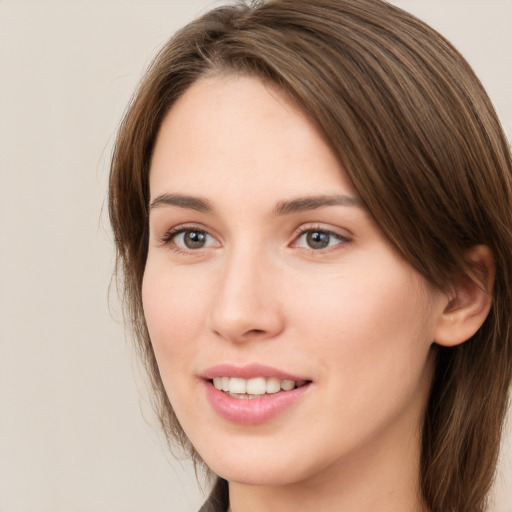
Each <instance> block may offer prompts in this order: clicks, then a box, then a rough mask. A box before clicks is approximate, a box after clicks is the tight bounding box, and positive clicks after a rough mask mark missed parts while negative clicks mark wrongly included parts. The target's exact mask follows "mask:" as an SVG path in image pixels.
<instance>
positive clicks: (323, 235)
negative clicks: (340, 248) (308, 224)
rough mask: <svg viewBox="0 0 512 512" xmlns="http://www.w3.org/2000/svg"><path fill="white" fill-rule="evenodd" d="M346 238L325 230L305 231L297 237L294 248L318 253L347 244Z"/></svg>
mask: <svg viewBox="0 0 512 512" xmlns="http://www.w3.org/2000/svg"><path fill="white" fill-rule="evenodd" d="M348 242H349V240H348V238H346V237H343V236H341V235H339V234H338V233H334V232H332V231H328V230H325V229H307V230H304V231H302V233H301V234H300V235H299V236H298V237H297V240H296V242H295V243H294V246H295V247H300V248H304V249H312V250H314V251H320V250H322V249H327V248H328V247H333V246H335V245H339V244H342V243H348Z"/></svg>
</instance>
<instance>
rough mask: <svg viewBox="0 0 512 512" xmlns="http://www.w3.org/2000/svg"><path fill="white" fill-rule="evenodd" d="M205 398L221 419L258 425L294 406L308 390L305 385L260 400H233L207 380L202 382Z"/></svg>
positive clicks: (307, 386) (265, 396)
mask: <svg viewBox="0 0 512 512" xmlns="http://www.w3.org/2000/svg"><path fill="white" fill-rule="evenodd" d="M203 382H204V385H205V390H206V396H207V398H208V401H209V402H210V405H211V406H212V408H213V410H214V411H215V412H216V413H217V414H218V415H219V416H221V417H222V418H224V419H226V420H228V421H232V422H234V423H240V424H242V425H258V424H260V423H265V422H266V421H269V420H271V419H272V418H275V417H276V416H278V415H279V414H281V413H282V412H283V411H284V410H285V409H287V408H288V407H290V406H292V405H293V404H295V403H296V402H297V401H298V400H300V398H301V397H303V396H304V394H305V393H307V391H308V390H309V388H310V386H311V384H305V385H304V386H301V387H300V388H295V389H292V390H291V391H280V392H279V393H274V394H271V395H262V396H261V397H260V398H252V399H249V398H234V397H232V396H229V395H227V394H226V393H224V391H220V390H219V389H217V388H215V387H214V385H213V383H212V382H210V381H209V380H205V381H203Z"/></svg>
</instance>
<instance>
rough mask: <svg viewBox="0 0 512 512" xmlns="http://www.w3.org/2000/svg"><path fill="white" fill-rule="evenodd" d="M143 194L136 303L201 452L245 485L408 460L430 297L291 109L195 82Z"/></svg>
mask: <svg viewBox="0 0 512 512" xmlns="http://www.w3.org/2000/svg"><path fill="white" fill-rule="evenodd" d="M150 190H151V211H150V217H149V224H150V241H149V252H148V258H147V265H146V270H145V274H144V283H143V302H144V311H145V315H146V320H147V325H148V328H149V333H150V336H151V340H152V343H153V347H154V351H155V354H156V358H157V361H158V365H159V368H160V372H161V376H162V379H163V382H164V385H165V388H166V391H167V394H168V396H169V399H170V402H171V404H172V406H173V408H174V411H175V413H176V415H177V417H178V419H179V421H180V423H181V425H182V427H183V429H184V431H185V432H186V434H187V436H188V437H189V438H190V440H191V442H192V444H193V445H194V447H195V448H196V450H197V451H198V452H199V454H200V455H201V457H202V458H203V459H204V460H205V462H206V463H207V464H208V465H209V466H210V467H211V468H212V469H213V470H214V471H215V472H216V473H217V474H219V475H221V476H223V477H224V478H226V479H228V480H230V481H235V482H242V483H246V484H260V485H264V484H272V485H278V484H290V483H294V482H304V481H306V480H308V479H314V478H317V477H318V476H320V475H322V476H326V475H327V473H329V472H337V473H340V472H341V473H343V472H345V473H346V474H350V475H353V474H355V473H357V472H358V471H369V470H370V469H369V468H373V469H375V468H378V467H379V464H384V463H388V464H389V462H390V461H391V462H392V463H393V464H394V465H395V466H396V467H397V468H402V470H404V471H405V470H406V468H408V467H409V466H407V464H409V465H410V464H411V461H413V464H416V463H417V455H418V446H419V445H418V443H419V441H418V438H419V429H420V425H421V420H422V416H423V410H424V406H425V402H426V397H427V395H428V390H429V385H430V382H431V375H432V367H433V364H432V359H433V358H432V355H431V344H432V342H433V340H434V337H435V331H436V325H437V322H438V319H439V317H440V315H441V314H442V311H443V309H444V307H445V306H446V300H445V297H444V296H443V295H442V294H441V293H440V292H437V291H435V290H433V289H432V288H431V287H430V286H429V285H428V284H427V282H426V281H425V280H424V279H423V278H422V277H421V276H420V275H419V274H418V273H417V272H416V271H414V270H413V268H412V267H411V266H410V265H409V264H408V263H407V262H406V261H405V260H404V259H403V258H402V257H401V256H400V255H399V254H398V253H397V252H396V251H395V250H394V249H393V247H392V246H391V245H390V244H389V243H388V241H387V239H386V238H385V237H384V236H383V234H382V233H381V231H380V230H379V229H378V228H377V226H376V224H375V223H374V221H373V220H372V218H371V217H370V215H369V214H368V212H367V210H366V209H365V208H364V206H363V205H362V203H361V202H360V200H359V199H358V197H357V195H356V194H355V192H354V190H353V188H352V186H351V184H350V182H349V181H348V179H347V177H346V176H345V173H344V171H343V168H342V167H341V166H340V164H339V162H338V161H337V159H336V157H335V156H334V154H333V152H332V151H331V150H330V148H329V147H328V146H327V144H326V143H325V142H324V140H323V138H322V137H321V136H320V134H319V132H318V131H317V130H316V128H315V126H314V125H313V123H312V122H311V121H309V120H308V118H307V117H306V116H305V115H304V114H303V113H302V111H301V110H300V109H299V108H298V107H297V106H296V105H295V104H294V103H293V102H291V101H290V100H289V99H287V98H286V97H285V96H284V95H283V94H282V93H281V92H280V91H279V90H278V89H276V88H275V87H273V86H269V85H264V84H263V83H262V82H260V81H258V80H256V79H253V78H247V77H210V78H203V79H200V80H199V81H198V82H196V83H195V84H194V85H193V86H192V87H190V88H189V89H188V91H187V92H186V93H185V94H184V95H183V96H182V97H181V98H180V100H179V101H178V102H177V103H176V104H175V106H174V107H173V108H172V109H171V111H170V112H169V114H168V115H167V116H166V118H165V120H164V122H163V125H162V127H161V130H160V133H159V136H158V139H157V143H156V146H155V151H154V155H153V159H152V164H151V174H150ZM219 387H220V388H223V389H224V391H223V390H222V389H217V388H219ZM290 388H293V389H290ZM279 390H280V391H279ZM404 460H405V461H408V462H407V464H406V465H405V466H404ZM365 468H366V469H365ZM373 469H372V470H373Z"/></svg>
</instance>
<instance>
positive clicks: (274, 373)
mask: <svg viewBox="0 0 512 512" xmlns="http://www.w3.org/2000/svg"><path fill="white" fill-rule="evenodd" d="M214 377H238V378H241V379H253V378H255V377H265V378H270V377H276V378H278V379H279V380H284V379H288V380H294V381H300V380H311V379H308V378H307V377H301V376H298V375H292V374H291V373H287V372H283V371H282V370H278V369H277V368H272V367H271V366H265V365H261V364H256V363H253V364H248V365H245V366H235V365H232V364H219V365H216V366H212V367H211V368H208V369H207V370H205V371H204V373H203V374H202V375H201V378H203V379H206V380H211V379H213V378H214Z"/></svg>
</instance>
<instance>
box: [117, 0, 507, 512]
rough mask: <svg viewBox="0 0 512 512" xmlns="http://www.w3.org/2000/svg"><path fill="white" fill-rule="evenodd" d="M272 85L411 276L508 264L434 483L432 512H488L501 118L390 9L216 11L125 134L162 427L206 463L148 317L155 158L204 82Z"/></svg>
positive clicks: (503, 345) (129, 253)
mask: <svg viewBox="0 0 512 512" xmlns="http://www.w3.org/2000/svg"><path fill="white" fill-rule="evenodd" d="M223 73H227V74H243V75H249V76H254V77H257V78H260V79H261V80H264V81H270V82H272V83H274V84H276V85H277V86H279V87H280V88H281V89H282V90H283V91H284V92H285V93H287V94H288V95H289V96H290V97H291V98H293V99H294V100H295V101H296V102H297V103H298V104H299V105H301V106H302V108H303V109H304V111H305V112H306V113H307V114H308V115H309V116H310V117H311V119H313V121H314V122H315V123H316V125H317V126H318V128H319V130H320V131H321V132H322V133H323V135H324V137H325V139H326V141H327V142H328V143H329V144H330V146H331V148H332V150H333V151H334V152H335V154H336V155H337V156H338V158H339V160H340V162H341V164H342V165H343V168H344V169H345V171H346V173H347V175H348V176H349V178H350V179H351V181H352V184H353V185H354V188H355V190H356V192H357V193H358V195H359V197H360V198H361V200H362V201H363V203H364V204H365V206H366V207H367V208H368V210H369V211H370V213H371V214H372V215H373V217H374V218H375V220H376V222H377V223H378V225H379V227H380V228H381V230H382V231H383V233H384V234H385V235H386V236H387V237H388V238H389V240H390V241H391V242H392V243H393V244H394V246H395V247H396V248H397V249H398V250H399V251H400V252H401V254H402V255H403V256H404V257H405V258H406V259H407V260H408V261H409V262H410V264H411V265H412V266H413V267H414V268H415V269H416V270H418V271H419V272H420V273H421V274H423V275H424V276H425V277H426V278H427V279H428V280H429V281H430V282H431V283H433V284H434V285H435V286H437V287H439V288H440V289H443V290H447V289H449V287H450V285H451V284H452V283H453V279H454V276H455V275H457V274H460V273H461V272H468V270H469V269H468V262H467V261H466V260H465V255H466V254H467V251H468V249H469V248H470V247H473V246H475V245H477V244H485V245H487V246H488V247H489V248H490V249H491V251H492V252H493V255H494V258H495V263H496V282H495V286H494V291H493V303H492V307H491V311H490V313H489V316H488V318H487V320H486V321H485V323H484V325H483V326H482V328H481V329H480V330H479V331H478V332H477V333H476V334H475V335H474V336H473V337H472V338H471V339H470V340H468V341H467V342H465V343H463V344H462V345H459V346H456V347H453V348H443V347H436V348H435V350H436V351H437V354H436V358H437V359H436V370H435V375H434V379H433V384H432V390H431V395H430V399H429V403H428V406H427V411H426V415H425V421H424V428H423V438H422V455H421V485H422V492H423V498H424V500H425V503H426V505H427V506H428V507H429V509H430V510H432V512H462V511H464V512H480V511H483V510H484V508H485V498H486V495H487V493H488V491H489V488H490V486H491V484H492V480H493V475H494V472H495V467H496V462H497V456H498V452H499V442H500V436H501V428H502V423H503V419H504V415H505V413H506V409H507V404H508V389H509V383H510V379H511V369H512V343H511V311H512V292H511V289H512V286H511V284H512V200H511V199H512V194H511V191H512V186H511V185H512V181H511V176H512V164H511V157H510V150H509V147H508V144H507V141H506V138H505V136H504V134H503V132H502V129H501V127H500V124H499V121H498V119H497V116H496V113H495V111H494V109H493V107H492V105H491V103H490V100H489V98H488V96H487V94H486V93H485V91H484V89H483V87H482V86H481V84H480V82H479V81H478V79H477V78H476V76H475V74H474V73H473V71H472V70H471V68H470V66H469V65H468V64H467V62H466V61H465V60H464V59H463V58H462V56H461V55H460V54H459V53H458V52H457V51H456V50H455V49H454V48H453V46H451V45H450V43H448V42H447V41H446V40H445V39H444V38H443V37H442V36H441V35H439V34H438V33H437V32H435V31H434V30H433V29H431V28H430V27H428V26H427V25H425V24H424V23H423V22H421V21H419V20H417V19H416V18H414V17H413V16H412V15H409V14H407V13H406V12H404V11H402V10H400V9H398V8H396V7H393V6H391V5H389V4H387V3H385V2H383V1H380V0H275V1H273V2H267V3H258V2H257V3H253V4H251V5H247V4H243V3H239V4H236V5H232V6H228V7H221V8H218V9H215V10H213V11H211V12H209V13H207V14H206V15H204V16H203V17H201V18H200V19H198V20H196V21H194V22H192V23H191V24H189V25H187V26H186V27H185V28H183V29H182V30H181V31H179V32H178V33H177V34H176V35H175V36H174V37H173V38H172V39H171V40H170V41H169V42H168V43H167V44H166V45H165V46H164V48H163V49H162V50H161V52H160V53H159V54H158V55H157V57H156V58H155V60H154V62H153V63H152V65H151V66H150V68H149V69H148V71H147V73H146V75H145V77H144V79H143V81H142V83H141V85H140V87H139V89H138V91H137V92H136V94H135V97H134V99H133V101H132V103H131V105H130V106H129V109H128V111H127V113H126V116H125V118H124V120H123V122H122V125H121V127H120V130H119V134H118V137H117V142H116V145H115V150H114V154H113V159H112V168H111V176H110V189H109V193H110V202H109V212H110V218H111V223H112V227H113V231H114V235H115V241H116V248H117V255H118V263H119V265H120V269H121V270H122V275H123V276H124V282H123V283H124V288H123V291H124V297H125V303H126V307H127V313H128V315H129V318H130V319H131V321H132V325H133V328H134V331H135V334H136V338H137V340H138V342H139V347H140V353H141V355H142V358H143V359H144V361H145V362H146V364H147V367H148V370H149V375H150V377H151V379H152V383H153V387H154V389H155V392H156V397H157V401H158V412H159V415H160V419H161V422H162V426H163V428H164V430H165V433H166V435H167V437H168V438H169V439H174V440H176V439H177V440H178V441H179V442H180V443H181V444H182V445H183V446H185V447H186V448H187V449H188V450H189V451H190V454H191V455H192V457H193V458H195V459H196V460H198V456H197V454H196V453H195V452H194V450H193V448H192V447H191V446H190V443H189V441H188V440H187V438H186V435H185V434H184V433H183V431H182V429H181V427H180V425H179V424H178V422H177V420H176V418H175V416H174V413H173V410H172V407H171V405H170V403H169V401H168V399H167V396H166V394H165V391H164V388H163V385H162V382H161V379H160V375H159V372H158V367H157V364H156V360H155V356H154V353H153V350H152V347H151V341H150V339H149V336H148V333H147V329H146V324H145V321H144V315H143V309H142V301H141V284H142V278H143V273H144V266H145V260H146V254H147V244H148V199H149V186H148V178H149V166H150V159H151V154H152V150H153V146H154V143H155V138H156V135H157V133H158V130H159V127H160V124H161V122H162V119H163V117H164V115H165V114H166V113H167V111H168V110H169V109H170V108H171V107H172V105H173V103H174V102H175V101H176V99H177V98H178V97H180V95H182V94H183V92H184V91H185V90H186V89H187V88H188V87H189V86H190V85H191V84H192V83H193V82H195V81H196V80H197V79H198V78H200V77H202V76H205V75H210V74H223Z"/></svg>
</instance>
